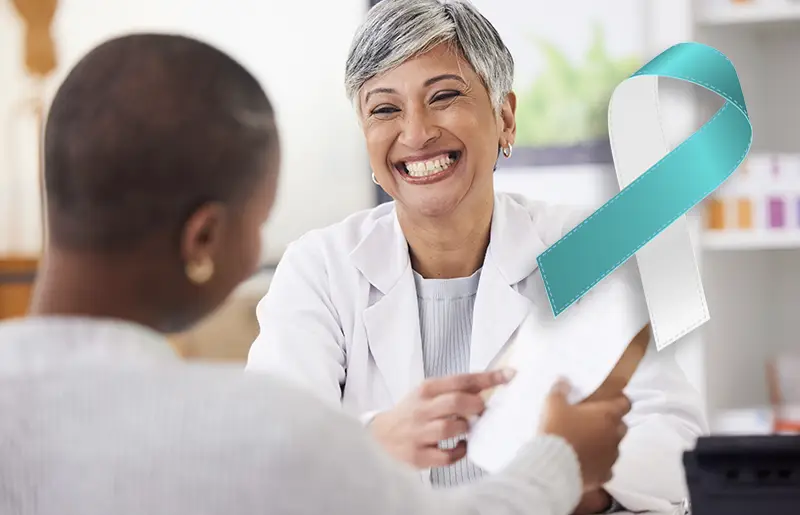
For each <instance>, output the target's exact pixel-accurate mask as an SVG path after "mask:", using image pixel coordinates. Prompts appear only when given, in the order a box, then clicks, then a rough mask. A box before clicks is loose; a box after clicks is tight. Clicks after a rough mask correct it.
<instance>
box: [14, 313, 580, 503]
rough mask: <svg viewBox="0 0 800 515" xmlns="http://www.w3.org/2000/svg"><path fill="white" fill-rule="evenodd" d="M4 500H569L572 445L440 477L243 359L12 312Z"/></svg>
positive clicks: (112, 328) (138, 332)
mask: <svg viewBox="0 0 800 515" xmlns="http://www.w3.org/2000/svg"><path fill="white" fill-rule="evenodd" d="M0 365H2V369H0V413H2V416H0V454H2V459H0V485H1V486H0V513H4V514H5V513H8V514H11V513H14V514H18V515H56V514H57V515H101V514H109V513H113V514H115V515H128V514H130V515H133V514H142V513H147V514H152V515H161V514H163V515H175V514H195V513H202V514H206V515H228V514H234V513H235V514H237V515H248V514H254V515H255V514H258V515H263V514H266V513H269V514H272V515H319V514H322V513H326V514H331V515H337V514H341V515H376V514H381V515H383V514H386V515H393V514H394V515H401V514H402V515H406V514H417V515H468V514H469V515H568V514H569V513H570V512H571V511H572V509H573V508H574V506H575V505H576V504H577V502H578V499H579V497H580V491H581V480H580V470H579V465H578V461H577V459H576V457H575V454H574V452H573V451H572V449H571V448H570V447H569V446H568V445H567V444H566V442H564V441H563V440H562V439H560V438H556V437H550V436H547V437H542V438H538V439H536V440H535V441H533V442H530V443H529V444H528V445H527V446H526V448H525V449H524V450H523V452H522V453H521V455H520V456H519V458H518V459H517V460H516V462H515V463H513V464H512V465H511V466H510V467H509V468H508V469H507V470H506V471H505V473H504V474H502V475H499V476H498V477H497V481H494V482H487V483H485V484H481V485H476V487H475V488H469V489H466V490H462V491H456V490H450V491H438V492H436V491H433V490H431V489H430V488H427V487H426V486H425V485H423V484H422V483H421V482H420V481H419V478H418V476H417V474H416V473H415V472H414V471H413V470H411V469H410V468H407V467H405V466H402V465H400V464H398V463H397V462H396V461H394V460H392V459H391V458H389V457H388V456H387V455H386V454H385V453H384V452H383V450H382V449H380V448H379V447H378V444H377V443H375V442H374V440H373V439H372V438H371V437H369V436H368V435H367V434H366V431H365V430H364V428H363V426H362V425H361V424H360V423H359V422H358V421H356V420H354V419H353V418H352V417H349V416H347V415H345V414H344V413H342V412H341V410H340V409H338V408H337V409H331V408H330V407H327V406H325V405H324V403H322V402H320V401H319V400H318V399H316V398H315V397H314V396H312V395H310V394H308V392H305V391H302V390H301V389H298V388H292V387H290V386H288V385H287V384H286V383H285V382H283V381H280V380H278V379H276V378H274V377H269V376H262V375H260V374H258V375H256V374H245V373H243V372H242V370H241V368H240V367H235V368H233V367H216V366H209V367H206V366H196V365H195V366H193V365H188V364H185V363H183V362H182V361H180V360H179V359H178V358H177V357H176V356H175V354H174V353H173V352H172V351H171V349H170V347H169V345H168V344H167V342H166V340H165V339H164V338H163V337H161V336H160V335H159V334H157V333H154V332H153V331H150V330H148V329H146V328H144V327H141V326H138V325H135V324H130V323H126V322H122V321H112V320H99V319H90V318H70V317H64V318H61V317H53V318H51V317H45V318H31V319H23V320H19V321H12V322H5V323H0Z"/></svg>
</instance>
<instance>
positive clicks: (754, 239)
mask: <svg viewBox="0 0 800 515" xmlns="http://www.w3.org/2000/svg"><path fill="white" fill-rule="evenodd" d="M701 242H702V246H703V248H705V249H707V250H773V249H800V230H792V229H789V230H780V229H775V230H770V231H768V232H767V231H731V230H723V231H705V232H704V233H703V235H702V239H701Z"/></svg>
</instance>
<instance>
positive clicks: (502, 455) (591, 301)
mask: <svg viewBox="0 0 800 515" xmlns="http://www.w3.org/2000/svg"><path fill="white" fill-rule="evenodd" d="M648 321H649V319H648V311H647V304H646V301H645V299H644V293H643V291H642V286H641V281H640V279H639V277H638V270H637V269H636V265H635V262H634V261H633V260H630V261H629V262H628V263H626V264H625V265H623V266H622V267H620V268H619V269H618V270H617V271H615V272H614V273H613V274H611V275H609V276H608V277H606V278H605V279H604V280H603V281H601V282H600V283H598V284H597V285H596V286H595V287H594V288H593V289H592V291H591V292H589V293H588V294H587V295H585V296H584V297H583V298H582V299H581V300H580V301H578V302H577V303H575V304H573V305H572V306H571V307H570V308H569V309H567V310H566V311H565V312H564V313H562V314H561V315H559V317H558V318H557V319H554V318H553V314H552V311H551V310H550V307H549V305H548V304H547V301H546V298H545V299H544V301H543V302H534V307H533V308H532V310H531V312H530V314H529V315H528V317H527V318H526V319H525V321H524V322H523V323H522V325H521V326H520V327H519V329H518V330H517V332H516V333H515V334H514V336H512V340H511V341H510V342H509V344H508V346H507V351H506V352H508V353H509V354H508V355H507V358H506V359H505V360H504V361H505V364H506V365H507V366H509V367H511V368H514V369H515V370H516V371H517V375H516V376H515V377H514V379H513V380H512V381H511V383H510V384H508V385H507V386H505V387H502V388H499V389H497V390H496V391H495V393H494V394H493V395H492V397H491V398H490V399H489V400H488V402H487V409H486V411H485V412H484V414H483V416H482V417H481V418H479V419H478V420H477V421H476V422H475V424H474V425H473V427H472V428H471V431H470V434H469V435H468V442H469V444H468V447H467V448H468V451H467V452H468V455H469V458H470V460H471V461H472V462H473V463H475V464H476V465H478V466H479V467H481V468H483V469H484V470H486V471H488V472H490V473H495V472H498V471H499V470H500V469H502V468H503V467H505V466H506V465H507V464H508V463H509V462H510V461H511V460H512V459H513V458H514V456H515V455H516V453H517V451H519V449H520V448H521V447H522V446H523V445H524V444H525V443H526V442H528V441H530V440H531V439H532V438H534V437H535V435H536V434H537V430H538V427H539V422H540V418H541V414H542V409H543V407H544V401H545V400H546V398H547V395H548V393H549V392H550V389H551V387H552V386H553V385H554V384H555V382H556V381H557V380H558V379H559V378H560V377H563V378H565V379H567V380H568V381H569V382H570V383H571V384H572V386H573V388H574V391H573V393H572V396H571V398H570V402H573V403H575V402H580V401H581V400H583V399H585V398H586V397H588V396H589V395H591V394H592V393H593V392H594V391H595V390H597V388H599V387H600V385H602V384H603V382H604V381H605V379H606V378H607V377H608V375H609V374H610V373H611V371H612V370H613V369H614V367H615V366H616V364H617V362H618V361H619V359H620V357H621V356H622V354H623V353H624V352H625V350H626V349H627V347H628V344H629V343H630V342H631V340H633V338H634V337H635V336H636V335H637V334H638V333H639V332H640V331H641V329H642V328H643V327H644V326H645V325H646V324H647V323H648Z"/></svg>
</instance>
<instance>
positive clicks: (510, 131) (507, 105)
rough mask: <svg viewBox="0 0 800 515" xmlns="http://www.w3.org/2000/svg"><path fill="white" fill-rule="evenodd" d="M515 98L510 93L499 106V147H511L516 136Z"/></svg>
mask: <svg viewBox="0 0 800 515" xmlns="http://www.w3.org/2000/svg"><path fill="white" fill-rule="evenodd" d="M516 112H517V96H516V95H515V94H514V92H513V91H511V92H510V93H509V94H508V95H506V99H505V101H504V102H503V105H502V106H500V113H499V120H498V122H499V124H500V146H501V147H502V146H506V145H513V144H514V140H515V138H516V136H517V118H516Z"/></svg>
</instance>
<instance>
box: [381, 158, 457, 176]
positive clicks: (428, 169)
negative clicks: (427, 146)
mask: <svg viewBox="0 0 800 515" xmlns="http://www.w3.org/2000/svg"><path fill="white" fill-rule="evenodd" d="M460 157H461V152H459V151H452V152H444V153H442V154H441V155H438V156H436V157H433V158H431V159H426V160H424V161H402V162H400V163H397V164H396V165H395V167H396V168H397V170H398V171H400V172H402V173H404V174H406V175H408V176H409V177H420V178H421V177H429V176H431V175H436V174H438V173H442V172H444V171H445V170H447V169H448V168H450V167H452V166H455V164H456V163H457V162H458V159H459V158H460Z"/></svg>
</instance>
